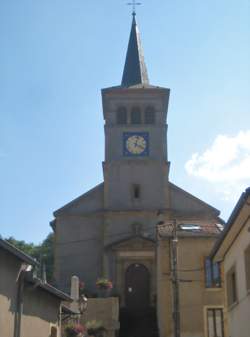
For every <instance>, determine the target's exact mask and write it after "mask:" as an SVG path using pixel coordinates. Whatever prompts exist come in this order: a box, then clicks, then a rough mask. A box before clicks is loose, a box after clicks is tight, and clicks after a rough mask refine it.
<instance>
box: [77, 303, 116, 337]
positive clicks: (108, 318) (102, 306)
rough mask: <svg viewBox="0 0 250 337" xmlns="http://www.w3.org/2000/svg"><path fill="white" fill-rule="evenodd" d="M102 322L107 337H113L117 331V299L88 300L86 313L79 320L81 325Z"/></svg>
mask: <svg viewBox="0 0 250 337" xmlns="http://www.w3.org/2000/svg"><path fill="white" fill-rule="evenodd" d="M92 320H97V321H102V323H103V326H104V328H105V329H107V337H114V336H115V335H116V331H117V330H119V327H120V323H119V299H118V297H108V298H89V299H88V307H87V311H86V312H85V313H84V314H83V317H82V319H81V323H82V324H86V322H87V321H92Z"/></svg>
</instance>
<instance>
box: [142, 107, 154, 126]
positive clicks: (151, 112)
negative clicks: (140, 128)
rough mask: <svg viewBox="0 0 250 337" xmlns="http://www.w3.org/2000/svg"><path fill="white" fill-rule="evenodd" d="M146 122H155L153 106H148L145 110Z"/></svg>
mask: <svg viewBox="0 0 250 337" xmlns="http://www.w3.org/2000/svg"><path fill="white" fill-rule="evenodd" d="M144 119H145V124H154V123H155V110H154V108H153V107H150V106H149V107H147V108H146V110H145V115H144Z"/></svg>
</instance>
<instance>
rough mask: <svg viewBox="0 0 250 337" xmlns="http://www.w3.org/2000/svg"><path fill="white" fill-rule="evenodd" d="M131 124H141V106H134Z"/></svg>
mask: <svg viewBox="0 0 250 337" xmlns="http://www.w3.org/2000/svg"><path fill="white" fill-rule="evenodd" d="M131 124H141V110H140V108H139V107H134V108H132V110H131Z"/></svg>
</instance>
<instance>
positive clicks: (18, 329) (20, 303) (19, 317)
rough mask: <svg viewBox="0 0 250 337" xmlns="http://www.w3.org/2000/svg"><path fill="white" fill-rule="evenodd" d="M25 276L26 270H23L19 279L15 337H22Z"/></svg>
mask: <svg viewBox="0 0 250 337" xmlns="http://www.w3.org/2000/svg"><path fill="white" fill-rule="evenodd" d="M24 276H25V270H22V271H21V272H20V274H19V278H18V288H17V308H16V317H15V330H14V336H15V337H21V322H22V315H23V290H24Z"/></svg>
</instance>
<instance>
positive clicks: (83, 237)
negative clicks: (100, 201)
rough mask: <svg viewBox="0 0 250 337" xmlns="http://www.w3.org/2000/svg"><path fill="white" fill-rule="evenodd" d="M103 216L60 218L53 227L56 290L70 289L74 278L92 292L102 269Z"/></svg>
mask: <svg viewBox="0 0 250 337" xmlns="http://www.w3.org/2000/svg"><path fill="white" fill-rule="evenodd" d="M102 223H103V220H102V216H99V215H98V214H97V215H90V216H59V217H58V218H57V225H56V244H55V278H56V281H57V286H58V287H59V288H61V289H63V290H65V291H69V289H70V280H71V277H72V276H73V275H76V276H78V277H79V278H80V280H83V281H84V282H85V285H86V289H87V290H89V291H94V290H95V289H94V287H95V286H94V285H95V281H96V279H97V277H100V276H101V275H100V273H101V267H102V249H103V239H102V238H103V232H102V227H101V225H102Z"/></svg>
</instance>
